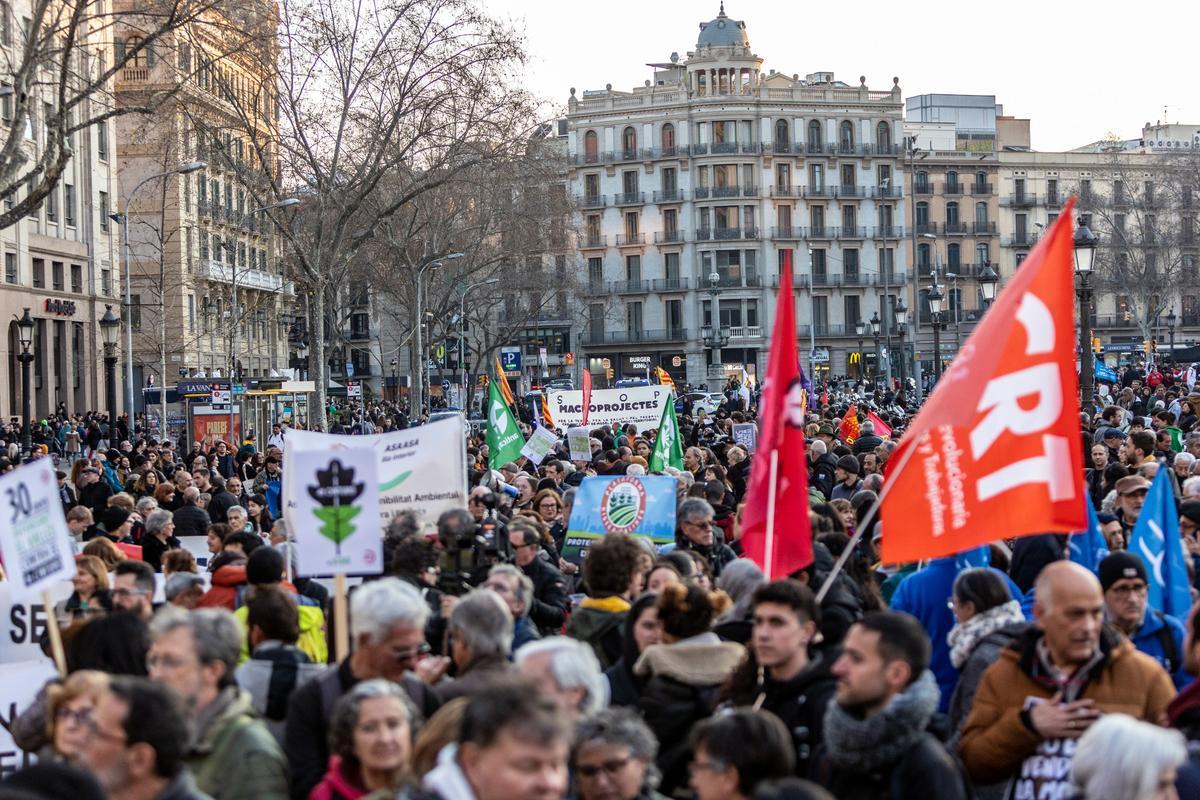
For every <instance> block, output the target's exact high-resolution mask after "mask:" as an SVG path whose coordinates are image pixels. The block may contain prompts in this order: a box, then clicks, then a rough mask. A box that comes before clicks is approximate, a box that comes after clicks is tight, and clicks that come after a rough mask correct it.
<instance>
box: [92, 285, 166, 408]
mask: <svg viewBox="0 0 1200 800" xmlns="http://www.w3.org/2000/svg"><path fill="white" fill-rule="evenodd" d="M120 336H121V318H120V317H118V316H117V315H116V314H114V313H113V308H112V306H107V305H106V306H105V307H104V316H102V317H101V318H100V341H101V342H102V343H103V344H104V388H105V400H106V401H107V403H106V405H107V407H108V413H109V414H110V415H111V416H112V419H110V420H109V421H108V425H109V427H110V428H112V427H113V426H114V425H116V424H117V340H118V339H119V338H120ZM160 391H163V392H165V391H166V387H165V386H164V387H162V388H161V389H160ZM164 424H165V421H164Z"/></svg>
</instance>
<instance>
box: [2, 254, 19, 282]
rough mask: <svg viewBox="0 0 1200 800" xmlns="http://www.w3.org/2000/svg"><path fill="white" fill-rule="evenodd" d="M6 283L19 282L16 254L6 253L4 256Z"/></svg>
mask: <svg viewBox="0 0 1200 800" xmlns="http://www.w3.org/2000/svg"><path fill="white" fill-rule="evenodd" d="M4 282H5V283H16V282H17V254H16V253H5V254H4Z"/></svg>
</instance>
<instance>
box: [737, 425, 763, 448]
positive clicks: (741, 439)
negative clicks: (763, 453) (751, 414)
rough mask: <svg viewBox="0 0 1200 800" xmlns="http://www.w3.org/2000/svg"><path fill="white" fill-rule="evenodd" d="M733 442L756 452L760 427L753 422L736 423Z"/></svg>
mask: <svg viewBox="0 0 1200 800" xmlns="http://www.w3.org/2000/svg"><path fill="white" fill-rule="evenodd" d="M733 441H734V442H735V443H737V444H740V445H741V446H742V447H744V448H746V449H747V450H754V448H755V447H757V446H758V426H756V425H755V424H754V423H753V422H735V423H734V424H733Z"/></svg>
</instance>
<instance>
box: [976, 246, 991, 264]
mask: <svg viewBox="0 0 1200 800" xmlns="http://www.w3.org/2000/svg"><path fill="white" fill-rule="evenodd" d="M975 263H976V264H990V263H992V254H991V248H990V247H989V246H988V245H987V244H977V245H975Z"/></svg>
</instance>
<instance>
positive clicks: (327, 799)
mask: <svg viewBox="0 0 1200 800" xmlns="http://www.w3.org/2000/svg"><path fill="white" fill-rule="evenodd" d="M357 778H358V776H353V777H351V776H350V775H347V774H346V771H345V770H344V769H343V768H342V757H341V756H330V757H329V770H328V771H327V772H326V773H325V777H324V778H321V782H320V783H318V784H317V785H316V786H314V787H313V790H312V791H311V792H309V793H308V800H359V798H361V797H365V796H366V795H367V794H368V792H367V790H366V789H364V788H363V787H361V786H359V785H358V780H357Z"/></svg>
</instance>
